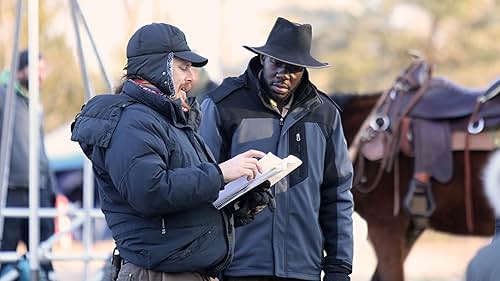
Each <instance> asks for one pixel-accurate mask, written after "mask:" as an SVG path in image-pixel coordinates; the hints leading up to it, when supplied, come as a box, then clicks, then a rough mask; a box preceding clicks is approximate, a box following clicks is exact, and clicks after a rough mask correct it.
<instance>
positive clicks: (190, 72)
mask: <svg viewBox="0 0 500 281" xmlns="http://www.w3.org/2000/svg"><path fill="white" fill-rule="evenodd" d="M193 78H194V74H193V70H192V69H189V71H188V73H187V75H186V81H189V82H193Z"/></svg>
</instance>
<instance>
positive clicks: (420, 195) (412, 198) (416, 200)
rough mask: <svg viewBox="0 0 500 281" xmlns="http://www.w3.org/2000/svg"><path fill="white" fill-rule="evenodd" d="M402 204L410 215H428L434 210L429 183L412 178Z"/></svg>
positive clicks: (434, 204) (434, 203)
mask: <svg viewBox="0 0 500 281" xmlns="http://www.w3.org/2000/svg"><path fill="white" fill-rule="evenodd" d="M403 206H404V209H405V210H406V212H407V213H408V214H409V215H410V216H418V217H430V216H431V215H432V213H434V211H435V210H436V202H435V201H434V196H433V195H432V190H431V184H430V183H423V182H420V181H418V180H416V179H412V180H411V182H410V187H409V190H408V192H407V193H406V196H405V198H404V204H403Z"/></svg>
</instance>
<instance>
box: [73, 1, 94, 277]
mask: <svg viewBox="0 0 500 281" xmlns="http://www.w3.org/2000/svg"><path fill="white" fill-rule="evenodd" d="M77 7H78V3H77V1H76V0H71V16H72V18H73V25H74V28H75V35H76V40H77V48H78V58H79V60H80V69H81V72H82V76H83V81H84V84H83V86H84V88H85V101H88V100H89V99H90V98H91V97H92V96H93V94H92V91H91V89H92V87H91V85H90V81H89V79H88V73H87V68H86V64H85V58H84V56H83V47H82V41H81V38H80V29H79V28H78V18H77V12H78V11H77ZM93 199H94V177H93V175H92V165H91V163H90V161H89V160H88V159H87V160H85V161H84V166H83V208H84V209H85V211H86V212H87V213H86V215H85V221H84V224H83V245H84V255H85V256H89V252H90V246H91V243H92V220H91V218H90V215H89V213H88V212H89V211H90V209H92V207H93V205H94V204H93ZM84 280H89V260H88V259H85V260H84Z"/></svg>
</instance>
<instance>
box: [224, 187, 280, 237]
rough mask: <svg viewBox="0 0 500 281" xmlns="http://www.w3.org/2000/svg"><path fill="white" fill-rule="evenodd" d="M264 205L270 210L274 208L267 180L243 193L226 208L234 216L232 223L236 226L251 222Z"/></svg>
mask: <svg viewBox="0 0 500 281" xmlns="http://www.w3.org/2000/svg"><path fill="white" fill-rule="evenodd" d="M266 206H267V207H269V210H270V211H271V212H273V211H274V209H275V208H276V203H275V201H274V196H273V194H272V192H271V187H270V186H269V182H267V181H266V182H264V183H262V184H261V185H259V186H257V187H255V188H254V189H252V190H250V191H249V192H248V193H246V194H244V195H243V196H242V197H241V198H239V199H238V200H237V201H236V202H235V203H233V204H231V205H230V206H229V207H228V208H229V210H230V212H231V213H232V214H233V216H234V225H235V226H236V227H238V226H241V225H245V224H249V223H251V222H252V221H253V220H254V219H255V216H256V215H257V214H259V213H260V212H262V211H263V210H264V209H265V208H266Z"/></svg>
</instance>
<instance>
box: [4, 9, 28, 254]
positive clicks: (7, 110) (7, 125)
mask: <svg viewBox="0 0 500 281" xmlns="http://www.w3.org/2000/svg"><path fill="white" fill-rule="evenodd" d="M22 15H23V1H22V0H17V3H16V19H15V21H16V23H15V30H14V42H13V46H12V61H11V64H10V79H9V84H8V85H7V93H6V96H5V106H4V108H3V111H4V115H3V121H2V138H1V144H2V145H1V147H0V179H1V183H0V246H1V245H2V239H3V227H4V216H3V209H5V205H6V202H7V189H8V185H9V174H10V157H11V151H12V149H11V148H12V128H13V125H14V122H13V120H14V99H15V93H14V79H15V77H16V70H17V64H18V61H19V35H20V30H21V24H22Z"/></svg>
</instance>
